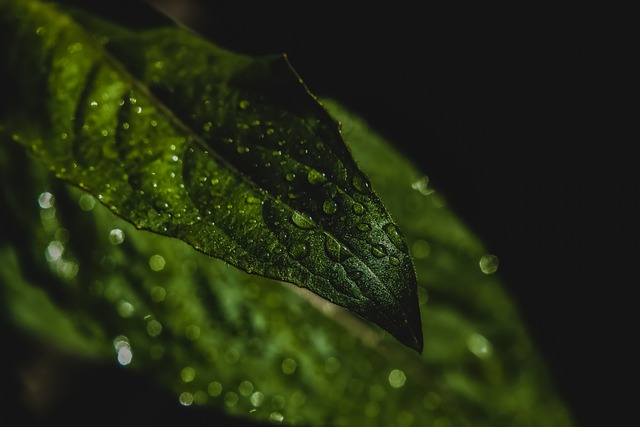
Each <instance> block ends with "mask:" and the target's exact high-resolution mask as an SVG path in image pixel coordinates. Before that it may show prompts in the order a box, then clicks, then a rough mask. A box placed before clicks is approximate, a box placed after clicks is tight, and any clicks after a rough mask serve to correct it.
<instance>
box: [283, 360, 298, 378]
mask: <svg viewBox="0 0 640 427" xmlns="http://www.w3.org/2000/svg"><path fill="white" fill-rule="evenodd" d="M297 367H298V364H297V363H296V361H295V360H293V359H290V358H287V359H284V360H283V361H282V372H284V373H285V374H287V375H291V374H293V373H294V372H295V371H296V368H297Z"/></svg>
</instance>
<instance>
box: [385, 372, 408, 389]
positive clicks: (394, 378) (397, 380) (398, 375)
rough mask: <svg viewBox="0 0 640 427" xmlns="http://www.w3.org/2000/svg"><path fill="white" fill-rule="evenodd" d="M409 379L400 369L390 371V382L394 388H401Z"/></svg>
mask: <svg viewBox="0 0 640 427" xmlns="http://www.w3.org/2000/svg"><path fill="white" fill-rule="evenodd" d="M406 381H407V376H406V375H405V373H404V372H403V371H401V370H400V369H394V370H393V371H391V372H390V373H389V384H390V385H391V387H393V388H400V387H402V386H403V385H404V383H405V382H406Z"/></svg>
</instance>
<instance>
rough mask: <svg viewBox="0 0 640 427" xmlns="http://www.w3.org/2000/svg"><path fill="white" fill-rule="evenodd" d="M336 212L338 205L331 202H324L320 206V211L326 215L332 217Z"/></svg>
mask: <svg viewBox="0 0 640 427" xmlns="http://www.w3.org/2000/svg"><path fill="white" fill-rule="evenodd" d="M337 210H338V205H336V202H334V201H333V200H325V201H324V203H323V204H322V211H323V212H324V213H326V214H327V215H333V214H334V213H336V211H337Z"/></svg>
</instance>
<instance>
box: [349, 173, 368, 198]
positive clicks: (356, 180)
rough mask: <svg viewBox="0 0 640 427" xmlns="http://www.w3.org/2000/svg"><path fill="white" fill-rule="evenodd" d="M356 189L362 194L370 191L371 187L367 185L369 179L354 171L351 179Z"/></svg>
mask: <svg viewBox="0 0 640 427" xmlns="http://www.w3.org/2000/svg"><path fill="white" fill-rule="evenodd" d="M351 182H352V183H353V186H354V187H355V189H356V190H358V191H359V192H361V193H363V194H367V193H370V192H371V188H370V186H369V181H367V179H366V178H365V177H364V176H363V175H362V174H360V173H356V174H355V175H353V179H352V181H351Z"/></svg>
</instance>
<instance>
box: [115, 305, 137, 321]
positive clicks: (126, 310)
mask: <svg viewBox="0 0 640 427" xmlns="http://www.w3.org/2000/svg"><path fill="white" fill-rule="evenodd" d="M116 310H117V311H118V314H119V315H120V317H123V318H125V319H128V318H130V317H131V316H133V313H134V312H135V307H134V306H133V304H131V303H130V302H127V301H120V302H119V303H118V307H117V308H116Z"/></svg>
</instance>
